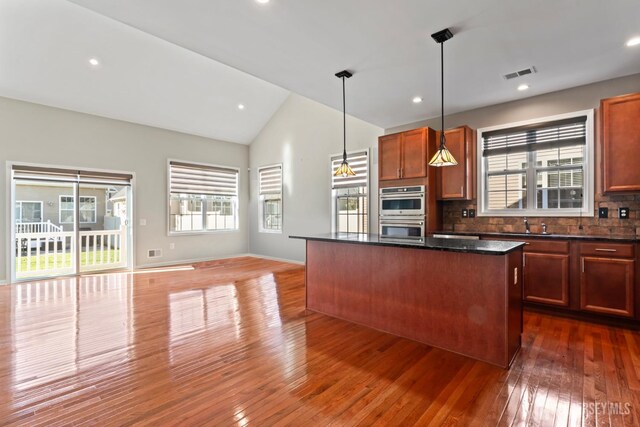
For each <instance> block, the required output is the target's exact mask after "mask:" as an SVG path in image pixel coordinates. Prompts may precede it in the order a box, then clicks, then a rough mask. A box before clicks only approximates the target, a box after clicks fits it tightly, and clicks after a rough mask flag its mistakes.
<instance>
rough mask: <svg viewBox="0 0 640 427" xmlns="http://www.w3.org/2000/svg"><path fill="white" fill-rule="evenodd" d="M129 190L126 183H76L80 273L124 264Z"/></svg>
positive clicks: (126, 249) (117, 267) (129, 251)
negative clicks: (77, 190) (77, 191)
mask: <svg viewBox="0 0 640 427" xmlns="http://www.w3.org/2000/svg"><path fill="white" fill-rule="evenodd" d="M130 192H131V187H129V186H128V185H119V184H116V183H114V184H97V183H93V184H92V183H80V186H79V195H78V200H79V206H78V219H79V222H78V224H79V227H78V230H79V232H78V239H79V245H78V247H79V248H80V254H79V255H80V272H81V273H85V272H89V271H105V270H113V269H120V268H126V267H128V259H129V254H130V253H131V250H130V248H129V244H130V240H131V239H130V238H129V224H130V221H129V216H130V212H129V210H130V206H131V203H130Z"/></svg>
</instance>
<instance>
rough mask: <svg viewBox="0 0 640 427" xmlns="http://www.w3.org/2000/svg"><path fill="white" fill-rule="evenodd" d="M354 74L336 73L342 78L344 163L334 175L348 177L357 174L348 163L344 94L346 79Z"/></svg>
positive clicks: (345, 71)
mask: <svg viewBox="0 0 640 427" xmlns="http://www.w3.org/2000/svg"><path fill="white" fill-rule="evenodd" d="M351 76H353V74H352V73H350V72H349V71H347V70H342V71H340V72H339V73H336V77H338V78H340V79H342V129H343V139H342V143H343V145H342V149H343V151H342V163H340V166H338V169H336V172H335V173H334V176H341V177H343V178H346V177H348V176H355V175H356V173H355V172H354V171H353V170H352V169H351V167H350V166H349V163H347V113H346V107H345V95H344V79H348V78H349V77H351Z"/></svg>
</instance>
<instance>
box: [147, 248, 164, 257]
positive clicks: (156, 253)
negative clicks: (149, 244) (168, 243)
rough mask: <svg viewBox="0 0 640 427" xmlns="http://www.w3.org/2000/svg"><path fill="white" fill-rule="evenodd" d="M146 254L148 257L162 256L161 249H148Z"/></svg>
mask: <svg viewBox="0 0 640 427" xmlns="http://www.w3.org/2000/svg"><path fill="white" fill-rule="evenodd" d="M147 256H148V257H149V258H160V257H161V256H162V249H149V253H148V254H147Z"/></svg>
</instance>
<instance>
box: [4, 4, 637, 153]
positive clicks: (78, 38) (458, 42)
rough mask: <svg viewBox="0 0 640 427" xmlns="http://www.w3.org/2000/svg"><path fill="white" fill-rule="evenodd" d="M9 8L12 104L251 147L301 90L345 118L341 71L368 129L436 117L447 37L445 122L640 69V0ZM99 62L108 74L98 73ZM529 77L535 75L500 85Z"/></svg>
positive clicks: (7, 92)
mask: <svg viewBox="0 0 640 427" xmlns="http://www.w3.org/2000/svg"><path fill="white" fill-rule="evenodd" d="M0 5H1V6H0V36H1V37H0V63H2V64H5V66H3V67H2V69H1V70H0V95H4V96H10V97H16V98H19V99H27V100H30V101H34V102H40V103H44V104H49V105H56V106H61V107H64V108H69V109H73V110H78V111H86V112H89V113H93V114H99V115H103V116H107V117H114V118H119V119H124V120H129V121H133V122H139V123H145V124H150V125H154V126H159V127H164V128H169V129H175V130H180V131H184V132H188V133H194V134H198V135H205V136H210V137H213V138H217V139H225V140H229V141H234V142H241V143H250V142H251V140H252V139H253V137H255V135H256V134H257V133H258V132H259V131H260V129H261V128H262V127H263V126H264V124H265V123H266V122H267V121H268V119H269V117H271V115H272V114H273V113H274V112H275V111H276V110H277V108H278V107H279V106H280V105H281V103H282V102H283V100H284V99H285V98H286V96H287V95H288V93H289V91H292V92H296V93H298V94H301V95H303V96H306V97H308V98H311V99H314V100H316V101H319V102H321V103H323V104H326V105H329V106H331V107H333V108H336V109H341V108H342V105H341V102H342V96H341V85H340V82H339V80H338V79H337V78H336V77H334V74H335V73H336V72H337V71H340V70H342V69H349V70H350V71H352V72H353V73H354V76H353V77H352V78H351V79H349V80H348V81H347V112H348V113H349V114H351V115H353V116H355V117H358V118H361V119H363V120H365V121H367V122H370V123H372V124H375V125H378V126H381V127H384V128H389V127H392V126H396V125H401V124H406V123H410V122H414V121H418V120H423V119H425V118H431V117H435V116H438V115H439V113H440V68H439V66H440V49H439V46H438V45H437V44H436V43H435V42H434V41H433V40H432V39H431V38H430V36H429V35H430V34H431V33H433V32H435V31H438V30H441V29H443V28H445V27H449V28H451V29H452V32H453V33H454V37H453V39H451V40H449V41H447V42H446V43H445V46H444V54H445V82H446V83H445V84H446V86H445V90H446V91H445V108H446V110H447V113H454V112H459V111H465V110H470V109H473V108H478V107H482V106H486V105H492V104H497V103H501V102H506V101H511V100H515V99H521V98H524V97H529V96H534V95H539V94H542V93H546V92H552V91H556V90H560V89H564V88H569V87H574V86H579V85H583V84H588V83H592V82H596V81H601V80H607V79H610V78H615V77H620V76H625V75H629V74H634V73H637V72H638V71H639V70H640V46H636V47H634V48H628V47H626V46H625V41H626V40H628V39H629V38H631V37H632V36H640V2H639V1H638V0H615V1H610V2H606V1H602V0H537V1H508V2H507V1H504V0H465V1H455V2H454V1H450V2H443V1H440V0H398V1H393V2H391V1H388V0H349V1H339V0H323V1H310V0H271V1H270V2H269V3H267V4H258V3H257V2H256V1H255V0H188V1H182V2H177V1H175V0H110V1H108V2H105V1H103V0H70V1H65V0H49V1H38V0H2V2H1V3H0ZM78 5H80V6H82V7H80V6H78ZM94 12H95V13H94ZM109 18H112V19H109ZM7 37H11V39H10V40H11V41H10V42H9V40H8V39H7ZM16 41H17V42H16ZM93 55H95V56H97V57H99V58H100V59H101V60H102V61H103V63H104V65H103V66H102V68H100V69H98V70H93V69H90V68H88V67H87V66H86V64H85V62H86V59H87V58H88V57H90V56H93ZM6 64H11V65H10V66H6ZM223 64H224V65H223ZM531 66H535V68H536V69H537V73H536V74H533V75H529V76H526V77H520V78H517V79H513V80H505V79H504V78H503V77H502V76H503V75H504V74H507V73H509V72H512V71H517V70H521V69H523V68H528V67H531ZM239 70H241V71H239ZM267 82H269V83H267ZM521 83H527V84H529V85H530V89H529V90H527V91H523V92H520V91H517V90H516V88H517V86H518V85H519V84H521ZM414 96H421V97H422V98H423V99H424V102H422V103H420V104H413V103H412V102H411V100H412V98H413V97H414ZM238 103H244V104H245V105H246V106H247V108H246V109H245V110H243V111H239V110H238V109H237V104H238Z"/></svg>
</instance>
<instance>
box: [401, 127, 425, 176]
mask: <svg viewBox="0 0 640 427" xmlns="http://www.w3.org/2000/svg"><path fill="white" fill-rule="evenodd" d="M428 161H429V159H427V133H426V129H424V128H423V129H415V130H410V131H408V132H404V133H403V134H402V161H401V165H400V178H421V177H424V176H427V162H428Z"/></svg>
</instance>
